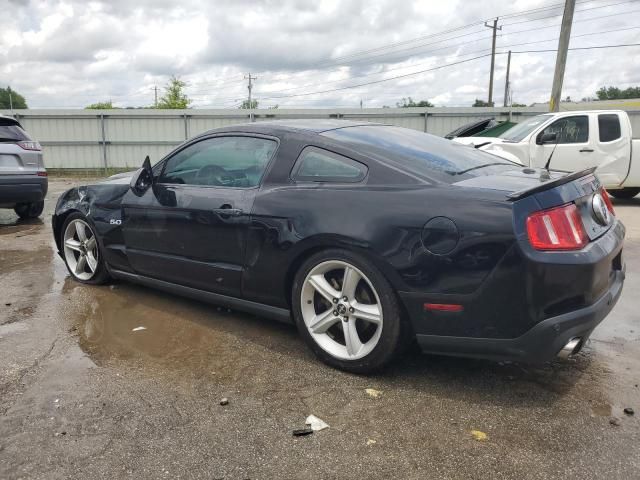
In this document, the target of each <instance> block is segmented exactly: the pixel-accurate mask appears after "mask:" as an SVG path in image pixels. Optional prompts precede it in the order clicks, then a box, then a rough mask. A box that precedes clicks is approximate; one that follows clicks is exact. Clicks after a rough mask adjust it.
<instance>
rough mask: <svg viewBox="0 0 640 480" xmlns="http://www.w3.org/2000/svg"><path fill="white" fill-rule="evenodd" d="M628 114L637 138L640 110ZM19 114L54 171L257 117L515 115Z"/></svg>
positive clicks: (495, 113)
mask: <svg viewBox="0 0 640 480" xmlns="http://www.w3.org/2000/svg"><path fill="white" fill-rule="evenodd" d="M544 112H546V110H545V109H544V108H542V107H541V108H538V107H527V108H517V109H514V111H513V120H514V121H516V122H517V121H519V120H520V119H522V118H523V117H525V116H531V115H538V114H540V113H544ZM0 113H1V114H4V115H9V114H10V112H8V111H6V110H5V111H0ZM628 113H629V116H630V117H631V123H632V126H633V129H634V132H635V135H636V137H637V136H638V135H639V134H640V110H638V111H629V112H628ZM14 116H16V117H17V118H18V119H19V120H20V122H21V123H22V124H23V126H24V127H25V128H26V130H27V131H28V132H29V133H30V134H31V136H33V138H35V139H37V140H38V141H39V142H40V143H41V144H42V146H43V149H44V158H45V164H46V165H47V167H48V168H65V169H95V168H136V167H138V166H139V165H140V164H141V163H142V160H143V159H144V157H145V156H146V155H149V156H150V157H151V160H152V162H155V161H157V160H159V159H160V158H162V157H163V156H164V155H166V154H167V153H168V152H169V151H171V150H172V149H173V148H174V147H176V146H177V145H179V144H180V143H181V142H183V141H184V140H185V139H187V138H191V137H193V136H195V135H198V134H200V133H202V132H205V131H207V130H210V129H212V128H216V127H222V126H227V125H233V124H238V123H246V122H248V121H250V120H251V119H253V120H254V121H265V120H274V119H294V118H344V119H350V120H361V121H371V122H381V123H388V124H392V125H398V126H402V127H407V128H413V129H415V130H420V131H426V132H428V133H432V134H434V135H445V134H447V133H448V132H450V131H451V130H453V129H455V128H457V127H459V126H461V125H464V124H465V123H469V122H472V121H474V120H479V119H482V118H487V117H495V118H496V119H498V120H507V119H508V117H509V113H508V109H506V108H376V109H364V110H360V109H309V110H299V109H297V110H286V109H278V110H18V111H16V112H14Z"/></svg>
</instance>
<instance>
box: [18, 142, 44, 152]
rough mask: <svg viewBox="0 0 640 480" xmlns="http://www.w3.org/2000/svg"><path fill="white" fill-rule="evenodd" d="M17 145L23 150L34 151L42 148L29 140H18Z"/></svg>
mask: <svg viewBox="0 0 640 480" xmlns="http://www.w3.org/2000/svg"><path fill="white" fill-rule="evenodd" d="M18 146H19V147H20V148H22V149H23V150H35V151H40V150H42V147H41V146H40V144H39V143H38V142H30V141H24V142H18Z"/></svg>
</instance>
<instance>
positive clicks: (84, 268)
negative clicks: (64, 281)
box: [60, 213, 109, 284]
mask: <svg viewBox="0 0 640 480" xmlns="http://www.w3.org/2000/svg"><path fill="white" fill-rule="evenodd" d="M60 244H61V245H62V252H63V254H64V263H65V265H66V266H67V270H69V273H70V274H71V276H72V277H73V278H74V279H75V280H77V281H79V282H82V283H89V284H101V283H105V282H106V281H107V280H108V279H109V273H108V272H107V269H106V267H105V265H104V258H103V256H102V254H101V253H102V252H101V251H100V244H99V242H98V238H97V236H96V233H95V230H94V229H93V228H92V227H91V225H90V224H89V221H88V220H87V218H86V217H85V216H84V215H82V214H81V213H72V214H71V215H69V216H68V217H67V219H66V220H65V222H64V224H63V225H62V238H61V242H60Z"/></svg>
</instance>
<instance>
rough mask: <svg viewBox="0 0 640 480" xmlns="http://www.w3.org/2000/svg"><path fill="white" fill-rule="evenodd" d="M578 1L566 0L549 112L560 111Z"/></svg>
mask: <svg viewBox="0 0 640 480" xmlns="http://www.w3.org/2000/svg"><path fill="white" fill-rule="evenodd" d="M575 6H576V0H566V1H565V3H564V13H563V14H562V26H561V27H560V40H559V41H558V53H557V54H556V70H555V73H554V74H553V86H552V87H551V100H549V111H551V112H557V111H558V110H560V97H561V95H562V81H563V80H564V67H565V66H566V64H567V50H568V49H569V40H570V38H571V24H572V23H573V10H574V9H575Z"/></svg>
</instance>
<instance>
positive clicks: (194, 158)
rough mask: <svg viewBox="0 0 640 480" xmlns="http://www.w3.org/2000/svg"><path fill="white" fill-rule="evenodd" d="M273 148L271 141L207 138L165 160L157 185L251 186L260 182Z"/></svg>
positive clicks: (261, 139)
mask: <svg viewBox="0 0 640 480" xmlns="http://www.w3.org/2000/svg"><path fill="white" fill-rule="evenodd" d="M276 147H277V143H276V142H275V141H273V140H268V139H264V138H254V137H233V136H229V137H214V138H208V139H206V140H202V141H200V142H197V143H194V144H191V145H189V146H188V147H186V148H184V149H183V150H180V151H179V152H178V153H176V154H175V155H174V156H172V157H171V158H169V159H168V160H167V162H166V167H165V169H164V171H163V173H162V176H161V177H160V183H173V184H185V185H203V186H210V187H235V188H250V187H255V186H256V185H258V184H259V183H260V179H261V178H262V175H263V174H264V171H265V169H266V167H267V164H268V163H269V160H270V159H271V157H272V156H273V152H275V150H276Z"/></svg>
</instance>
